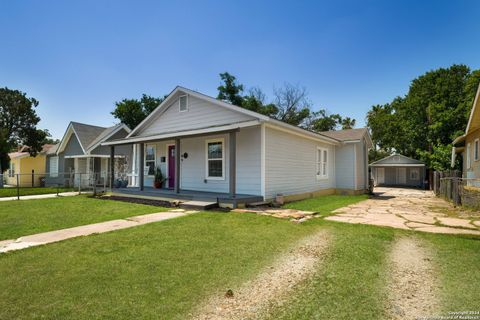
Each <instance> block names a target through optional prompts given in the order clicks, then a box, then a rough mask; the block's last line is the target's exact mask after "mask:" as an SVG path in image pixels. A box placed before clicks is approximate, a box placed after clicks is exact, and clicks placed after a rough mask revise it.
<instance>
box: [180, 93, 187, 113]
mask: <svg viewBox="0 0 480 320" xmlns="http://www.w3.org/2000/svg"><path fill="white" fill-rule="evenodd" d="M179 104H180V107H179V108H180V112H183V111H187V110H188V104H187V96H181V97H180V99H179Z"/></svg>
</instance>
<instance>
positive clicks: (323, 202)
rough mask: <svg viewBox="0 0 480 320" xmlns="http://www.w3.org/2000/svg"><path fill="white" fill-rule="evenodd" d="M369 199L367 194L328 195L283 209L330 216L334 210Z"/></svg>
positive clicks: (291, 203) (289, 205)
mask: <svg viewBox="0 0 480 320" xmlns="http://www.w3.org/2000/svg"><path fill="white" fill-rule="evenodd" d="M366 199H368V196H367V195H365V194H362V195H353V196H342V195H337V194H334V195H328V196H321V197H316V198H310V199H306V200H300V201H295V202H290V203H287V204H285V205H284V206H283V207H284V208H288V209H298V210H305V211H317V212H319V213H320V214H321V215H325V216H326V215H329V214H330V213H331V212H332V211H333V210H335V209H338V208H341V207H345V206H348V205H349V204H352V203H356V202H358V201H361V200H366Z"/></svg>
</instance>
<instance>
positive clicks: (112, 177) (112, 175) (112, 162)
mask: <svg viewBox="0 0 480 320" xmlns="http://www.w3.org/2000/svg"><path fill="white" fill-rule="evenodd" d="M114 183H115V146H110V188H113V184H114Z"/></svg>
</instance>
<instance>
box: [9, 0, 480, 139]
mask: <svg viewBox="0 0 480 320" xmlns="http://www.w3.org/2000/svg"><path fill="white" fill-rule="evenodd" d="M478 12H480V2H479V1H406V0H405V1H403V0H402V1H400V0H398V1H328V2H326V1H291V2H286V1H282V2H281V1H225V0H223V1H195V2H186V1H168V2H166V1H165V2H163V1H99V0H97V1H85V0H83V1H48V0H45V1H34V0H32V1H26V0H25V1H20V0H19V1H2V2H1V3H0V30H2V36H1V42H0V43H1V44H0V86H2V87H4V86H7V87H9V88H15V89H19V90H22V91H24V92H27V94H28V95H29V96H32V97H35V98H36V99H38V100H39V101H40V105H39V107H38V113H39V115H40V117H41V118H42V121H41V123H40V127H41V128H47V129H49V130H50V132H51V133H52V134H53V136H54V137H57V138H60V137H61V136H62V135H63V132H64V130H65V128H66V126H67V124H68V122H69V121H71V120H74V121H79V122H86V123H91V124H96V125H104V126H108V125H112V124H113V123H115V119H114V118H113V117H112V116H111V115H110V112H111V111H112V110H113V108H114V102H115V101H119V100H121V99H123V98H133V97H140V96H141V94H142V93H147V94H150V95H153V96H162V95H164V94H166V93H168V92H170V91H171V90H172V89H173V88H174V87H175V86H176V85H182V86H185V87H188V88H191V89H195V90H198V91H201V92H203V93H206V94H209V95H213V96H215V95H216V93H217V90H216V88H217V87H218V85H219V83H220V82H219V76H218V74H219V73H220V72H224V71H228V72H230V73H232V74H234V75H235V76H237V78H238V79H239V80H240V82H241V83H243V84H244V85H245V86H246V87H247V88H248V87H252V86H258V87H260V88H262V89H263V90H264V91H265V93H267V95H269V96H271V95H272V90H273V87H274V86H277V87H278V86H281V85H282V84H283V83H284V82H290V83H294V84H300V85H302V86H305V87H306V88H307V90H308V92H309V97H310V99H311V100H312V102H313V103H314V109H319V108H325V109H327V110H328V111H329V112H331V113H340V114H342V115H344V116H350V117H354V118H356V119H357V121H358V125H359V126H361V125H363V124H364V119H365V115H366V112H367V111H368V110H369V108H370V107H371V106H372V105H373V104H379V103H386V102H388V101H390V100H391V99H392V98H394V97H395V96H397V95H403V94H405V92H406V90H407V89H408V86H409V83H410V81H411V80H412V79H413V78H415V77H416V76H418V75H420V74H422V73H424V72H425V71H428V70H431V69H434V68H438V67H446V66H449V65H451V64H453V63H464V64H467V65H469V66H470V67H471V68H473V69H478V68H480V20H479V19H478Z"/></svg>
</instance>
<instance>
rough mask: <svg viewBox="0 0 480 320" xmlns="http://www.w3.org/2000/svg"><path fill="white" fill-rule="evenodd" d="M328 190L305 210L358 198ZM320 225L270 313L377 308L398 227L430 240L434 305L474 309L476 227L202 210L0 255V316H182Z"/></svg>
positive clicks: (306, 314) (478, 289)
mask: <svg viewBox="0 0 480 320" xmlns="http://www.w3.org/2000/svg"><path fill="white" fill-rule="evenodd" d="M338 197H339V196H329V197H328V198H327V197H323V198H327V199H310V200H315V201H309V202H310V203H308V206H309V207H310V208H312V209H308V210H314V211H317V210H318V208H322V209H324V210H325V211H324V214H329V211H327V210H326V209H325V208H330V209H329V210H330V211H331V210H333V209H335V208H337V207H338V206H341V205H345V204H349V203H353V202H355V199H356V201H359V200H362V199H363V198H362V197H359V196H357V197H355V198H351V197H348V198H349V199H338ZM75 198H78V199H81V198H84V197H75ZM65 199H67V198H65ZM85 199H86V200H95V199H88V198H84V200H85ZM328 199H330V200H329V201H328ZM49 200H50V201H52V200H64V199H49ZM49 200H38V201H49ZM79 201H80V200H79ZM96 201H103V202H106V203H108V204H110V203H111V204H113V205H114V207H115V208H116V209H115V210H113V211H115V212H116V210H118V208H120V206H122V205H128V206H132V205H131V204H125V203H121V202H113V201H105V200H96ZM307 201H308V200H307ZM307 201H300V202H296V203H292V204H289V206H291V205H295V204H296V205H299V204H304V205H305V206H307V204H305V203H307ZM27 202H30V201H25V203H27ZM13 203H16V204H21V203H22V202H13ZM312 203H316V204H317V205H319V206H320V207H315V206H314V204H312ZM1 206H3V204H1V205H0V208H1ZM59 206H60V207H61V205H59ZM89 207H90V206H89ZM304 209H305V210H307V209H306V208H304ZM0 210H2V209H0ZM84 210H85V207H84ZM23 211H26V209H25V210H23ZM1 226H2V223H1V222H0V227H1ZM321 229H326V230H327V231H329V232H330V234H331V235H332V244H331V246H330V248H329V251H328V253H327V255H326V256H325V257H324V261H323V263H322V264H321V265H320V266H319V268H318V270H317V271H316V272H315V274H314V275H313V276H312V277H311V278H310V279H308V280H306V281H304V282H303V283H301V284H300V285H299V286H298V287H296V288H295V292H293V293H289V295H288V296H289V297H290V300H289V301H287V302H286V303H284V304H283V306H282V307H281V308H278V309H275V310H274V312H273V314H272V315H271V319H360V320H362V319H385V317H386V316H385V313H384V310H385V306H386V305H385V304H386V298H387V294H388V292H386V289H385V288H386V286H385V285H386V282H387V279H388V278H387V277H388V272H387V257H388V253H389V249H390V246H391V245H392V244H393V241H394V240H395V238H398V237H402V236H405V235H409V236H411V235H414V236H417V237H419V238H420V239H421V240H424V241H428V242H429V244H431V246H430V245H429V247H431V248H432V249H433V250H434V252H433V255H432V257H433V261H432V263H433V264H434V266H435V269H436V270H438V275H437V279H438V281H439V284H440V287H441V289H440V290H441V291H440V299H441V302H442V308H443V310H442V311H443V312H444V315H445V314H446V312H447V311H463V310H477V309H478V297H479V296H480V286H478V283H480V271H479V270H478V265H480V240H479V238H475V237H465V236H463V237H459V236H449V235H433V234H423V233H414V232H409V231H404V230H397V229H391V228H381V227H376V226H368V225H355V224H344V223H335V222H329V221H325V220H323V219H312V220H310V221H308V222H306V223H303V224H293V223H291V222H289V221H285V220H282V219H274V218H271V217H266V216H260V215H254V214H245V213H243V214H242V213H215V212H210V213H200V214H195V215H190V216H186V217H181V218H176V219H172V220H167V221H162V222H158V223H152V224H148V225H143V226H138V227H135V228H131V229H124V230H118V231H114V232H110V233H105V234H99V235H93V236H88V237H82V238H75V239H71V240H67V241H63V242H59V243H54V244H49V245H46V246H42V247H34V248H29V249H26V250H22V251H17V252H11V253H7V254H1V255H0V274H1V275H2V277H0V319H38V318H42V319H43V318H47V319H52V318H53V319H55V318H56V319H64V318H68V319H92V318H95V319H96V318H109V319H131V318H136V319H159V318H160V319H184V318H188V314H189V313H190V312H192V310H194V309H195V307H196V306H198V305H199V304H200V303H202V302H203V301H204V299H205V298H207V297H209V296H210V295H211V294H213V293H217V294H223V293H224V292H225V291H226V290H227V289H230V288H236V287H237V286H239V285H241V284H242V283H244V282H245V281H246V280H248V279H252V278H253V277H254V276H255V275H256V274H258V272H259V271H260V270H262V268H264V267H265V266H267V265H268V264H269V263H271V262H272V260H273V259H275V257H276V256H278V255H279V254H281V253H282V252H285V251H286V250H287V249H288V248H289V246H290V245H291V244H292V243H294V242H295V241H297V240H299V239H301V238H302V237H304V236H307V235H309V234H311V233H312V232H315V231H317V230H321Z"/></svg>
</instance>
